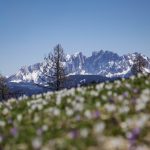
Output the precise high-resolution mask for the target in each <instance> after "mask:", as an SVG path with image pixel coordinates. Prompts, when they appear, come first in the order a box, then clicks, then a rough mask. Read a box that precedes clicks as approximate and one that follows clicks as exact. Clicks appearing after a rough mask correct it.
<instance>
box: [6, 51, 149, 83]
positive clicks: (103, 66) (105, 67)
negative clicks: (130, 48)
mask: <svg viewBox="0 0 150 150" xmlns="http://www.w3.org/2000/svg"><path fill="white" fill-rule="evenodd" d="M137 54H138V53H133V54H127V55H123V56H119V55H118V54H116V53H113V52H111V51H103V50H100V51H94V52H93V53H92V55H91V56H90V57H86V56H85V55H83V54H82V53H81V52H79V53H75V54H74V55H66V59H65V60H64V62H63V64H64V67H65V69H66V72H67V74H68V75H101V76H105V77H126V76H127V75H129V74H130V70H131V66H132V64H133V60H134V58H135V56H136V55H137ZM142 56H143V57H144V58H145V59H146V60H147V62H148V63H149V65H148V67H147V68H145V71H147V72H150V59H149V58H148V57H146V56H144V55H142ZM43 65H44V62H42V63H37V64H34V65H31V66H25V67H22V68H21V69H20V70H19V71H18V72H17V73H16V74H14V75H12V76H10V77H9V78H8V79H9V81H11V82H35V83H39V82H41V80H40V78H39V76H40V75H41V70H42V68H43Z"/></svg>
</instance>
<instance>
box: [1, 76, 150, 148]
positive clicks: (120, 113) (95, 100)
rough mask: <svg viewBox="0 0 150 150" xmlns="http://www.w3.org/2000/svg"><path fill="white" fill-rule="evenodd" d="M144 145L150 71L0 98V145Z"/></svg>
mask: <svg viewBox="0 0 150 150" xmlns="http://www.w3.org/2000/svg"><path fill="white" fill-rule="evenodd" d="M149 147H150V76H149V75H138V77H133V76H132V77H130V78H129V79H122V80H116V81H114V82H106V83H101V84H97V85H92V86H88V87H80V88H72V89H70V90H63V91H59V92H54V93H52V92H49V93H46V94H43V95H33V96H32V97H31V98H29V97H26V96H24V97H22V98H19V99H18V100H16V99H11V100H9V101H7V102H3V103H2V102H0V149H7V150H8V149H11V150H16V149H21V150H25V149H27V150H28V149H36V150H39V149H42V150H49V149H50V150H53V149H64V150H65V149H68V150H72V149H74V150H76V149H77V150H78V149H79V150H99V149H101V150H127V149H132V150H148V149H149Z"/></svg>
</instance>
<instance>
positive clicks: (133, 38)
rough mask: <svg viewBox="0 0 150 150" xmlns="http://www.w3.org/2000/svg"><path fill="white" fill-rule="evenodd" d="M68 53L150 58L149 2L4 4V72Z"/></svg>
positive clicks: (0, 43) (0, 28)
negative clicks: (56, 53)
mask: <svg viewBox="0 0 150 150" xmlns="http://www.w3.org/2000/svg"><path fill="white" fill-rule="evenodd" d="M57 43H61V44H62V47H63V48H64V50H65V52H66V53H69V54H72V53H74V52H77V51H82V52H83V53H85V54H86V55H87V56H89V55H90V54H91V53H92V51H95V50H100V49H103V50H110V51H114V52H117V53H118V54H120V55H122V54H126V53H132V52H135V51H137V52H141V53H143V54H145V55H147V56H149V57H150V0H0V72H1V73H3V74H4V75H10V74H13V73H15V72H16V71H17V70H18V69H19V68H20V67H21V66H24V65H30V64H34V63H36V62H41V61H42V60H43V57H44V56H45V55H46V54H48V53H49V52H50V51H51V50H52V49H53V47H54V46H55V45H56V44H57Z"/></svg>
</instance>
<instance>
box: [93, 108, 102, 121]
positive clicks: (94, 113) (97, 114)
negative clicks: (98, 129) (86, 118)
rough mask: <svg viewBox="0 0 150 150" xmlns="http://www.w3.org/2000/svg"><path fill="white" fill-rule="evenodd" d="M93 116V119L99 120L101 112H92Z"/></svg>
mask: <svg viewBox="0 0 150 150" xmlns="http://www.w3.org/2000/svg"><path fill="white" fill-rule="evenodd" d="M92 116H93V118H95V119H97V118H99V117H100V112H99V110H96V111H94V112H92Z"/></svg>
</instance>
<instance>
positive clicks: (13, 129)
mask: <svg viewBox="0 0 150 150" xmlns="http://www.w3.org/2000/svg"><path fill="white" fill-rule="evenodd" d="M10 133H11V135H12V136H14V137H17V136H18V130H17V128H16V127H14V128H11V129H10Z"/></svg>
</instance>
